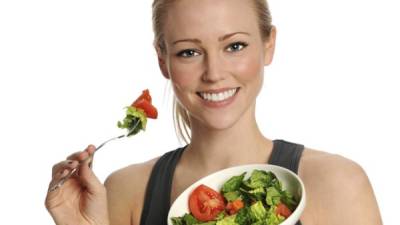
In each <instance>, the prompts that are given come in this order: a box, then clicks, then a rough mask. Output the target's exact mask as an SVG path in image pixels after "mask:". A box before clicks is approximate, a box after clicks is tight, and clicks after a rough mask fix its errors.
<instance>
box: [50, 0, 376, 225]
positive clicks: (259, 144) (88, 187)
mask: <svg viewBox="0 0 400 225" xmlns="http://www.w3.org/2000/svg"><path fill="white" fill-rule="evenodd" d="M153 23H154V30H155V48H156V51H157V54H158V61H159V65H160V69H161V72H162V74H163V75H164V77H165V78H167V79H170V80H171V82H172V85H173V89H174V93H175V97H176V99H177V101H176V115H177V118H178V130H180V133H181V134H182V135H183V134H184V133H185V132H184V131H185V130H186V129H185V128H187V129H190V130H191V136H190V143H189V144H188V145H187V146H186V147H185V148H179V149H177V150H175V151H171V152H168V153H166V154H165V155H163V156H162V157H160V158H156V159H153V160H150V161H148V162H145V163H142V164H136V165H131V166H128V167H126V168H123V169H121V170H118V171H116V172H114V173H113V174H111V175H110V176H109V177H108V178H107V180H106V182H105V184H104V186H103V185H102V184H101V183H100V182H99V180H98V179H97V178H96V177H95V175H94V174H93V172H92V171H91V169H90V168H89V167H88V163H87V162H83V163H80V164H79V161H82V160H84V159H85V158H87V157H90V156H91V155H92V154H93V152H94V146H89V147H88V148H87V149H86V150H85V151H82V152H78V153H75V154H73V155H71V156H70V157H68V159H67V160H66V161H63V162H60V163H59V164H56V165H55V166H54V168H53V181H52V183H54V182H55V181H57V180H58V179H60V177H62V176H65V174H66V173H67V170H71V169H73V168H75V167H79V175H78V176H76V177H74V178H72V179H70V180H69V181H68V182H66V183H65V184H64V186H62V188H60V189H57V190H56V191H54V192H49V193H48V196H47V198H46V207H47V209H48V210H49V212H50V214H51V215H52V217H53V218H54V220H55V222H56V224H113V225H126V224H132V225H139V224H141V225H145V224H149V225H150V224H152V225H158V224H165V223H166V216H167V212H168V208H169V206H170V204H171V202H173V201H174V199H175V198H176V197H177V196H178V195H179V194H180V193H181V192H182V191H183V190H184V189H185V188H187V187H188V186H189V185H190V184H192V183H193V182H195V181H196V180H198V179H200V178H201V177H203V176H206V175H208V174H210V173H212V172H215V171H217V170H220V169H223V168H227V167H231V166H235V165H241V164H248V163H267V162H269V163H272V164H278V165H281V166H285V167H287V168H289V169H291V170H293V171H294V172H297V173H298V174H299V176H300V177H301V178H302V180H303V181H304V183H305V188H306V190H307V206H306V209H305V211H304V213H303V214H302V216H301V219H300V221H301V222H300V221H299V222H298V224H307V225H309V224H341V225H343V224H353V225H356V224H363V225H367V224H381V223H382V222H381V219H380V215H379V209H378V206H377V203H376V200H375V197H374V194H373V190H372V188H371V185H370V183H369V181H368V178H367V176H366V174H365V173H364V171H363V170H362V168H361V167H360V166H359V165H357V164H356V163H355V162H352V161H351V160H348V159H346V158H343V157H341V156H338V155H331V154H328V153H324V152H321V151H317V150H312V149H309V148H304V147H303V146H302V145H298V144H294V143H290V142H286V141H282V140H275V141H272V140H270V139H268V138H266V137H264V136H263V135H262V133H261V131H260V130H259V128H258V126H257V123H256V118H255V106H256V97H257V95H258V93H259V92H260V89H261V87H262V83H263V76H264V66H267V65H269V64H270V63H271V61H272V59H273V55H274V48H275V38H276V28H275V27H274V26H272V25H271V18H270V14H269V10H268V8H267V5H266V2H265V1H264V0H248V1H244V0H197V1H194V0H192V1H191V0H180V1H176V0H175V1H172V0H170V1H168V0H155V1H154V3H153ZM179 121H180V123H179ZM179 124H180V125H179ZM155 187H156V188H155ZM107 202H108V203H107ZM107 204H108V210H107Z"/></svg>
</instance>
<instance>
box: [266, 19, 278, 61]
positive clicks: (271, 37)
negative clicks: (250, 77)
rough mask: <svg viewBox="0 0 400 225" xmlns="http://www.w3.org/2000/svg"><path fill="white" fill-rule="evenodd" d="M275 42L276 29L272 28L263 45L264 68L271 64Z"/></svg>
mask: <svg viewBox="0 0 400 225" xmlns="http://www.w3.org/2000/svg"><path fill="white" fill-rule="evenodd" d="M275 41H276V27H275V26H272V28H271V33H270V35H269V38H268V40H267V41H265V43H264V52H265V56H264V57H265V58H264V65H266V66H268V65H269V64H271V62H272V59H273V58H274V52H275Z"/></svg>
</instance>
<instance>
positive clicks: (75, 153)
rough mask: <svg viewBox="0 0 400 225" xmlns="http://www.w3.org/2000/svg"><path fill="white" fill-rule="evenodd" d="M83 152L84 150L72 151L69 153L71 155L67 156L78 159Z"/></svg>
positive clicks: (70, 158)
mask: <svg viewBox="0 0 400 225" xmlns="http://www.w3.org/2000/svg"><path fill="white" fill-rule="evenodd" d="M82 152H83V151H79V152H74V153H72V154H71V155H69V156H68V157H67V159H69V160H78V158H79V155H81V154H82Z"/></svg>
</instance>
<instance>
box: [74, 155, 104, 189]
mask: <svg viewBox="0 0 400 225" xmlns="http://www.w3.org/2000/svg"><path fill="white" fill-rule="evenodd" d="M90 161H91V160H85V161H84V162H83V163H81V165H80V167H79V179H80V182H81V184H82V185H83V186H84V187H86V189H87V191H88V192H89V193H92V194H96V193H100V192H101V191H102V190H103V189H104V186H103V184H102V183H101V182H100V180H99V179H98V178H97V176H96V175H95V174H94V172H93V170H92V169H91V168H90V167H89V163H90Z"/></svg>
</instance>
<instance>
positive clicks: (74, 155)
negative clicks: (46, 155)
mask: <svg viewBox="0 0 400 225" xmlns="http://www.w3.org/2000/svg"><path fill="white" fill-rule="evenodd" d="M95 150H96V148H95V147H94V145H89V146H88V147H86V148H85V150H83V151H79V152H75V153H72V154H71V155H69V156H68V157H67V159H70V160H78V161H82V160H85V159H86V158H87V157H88V156H89V155H90V154H91V153H94V151H95Z"/></svg>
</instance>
